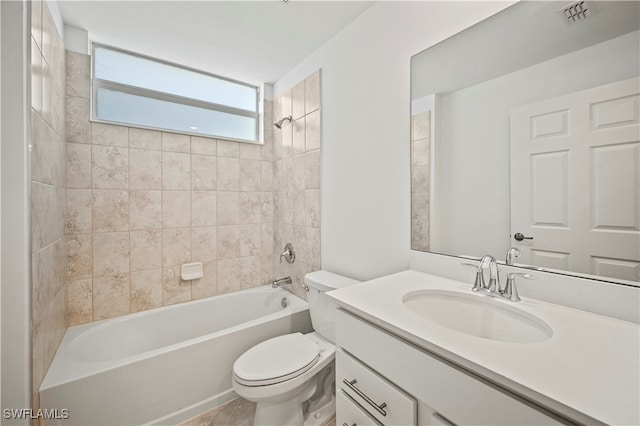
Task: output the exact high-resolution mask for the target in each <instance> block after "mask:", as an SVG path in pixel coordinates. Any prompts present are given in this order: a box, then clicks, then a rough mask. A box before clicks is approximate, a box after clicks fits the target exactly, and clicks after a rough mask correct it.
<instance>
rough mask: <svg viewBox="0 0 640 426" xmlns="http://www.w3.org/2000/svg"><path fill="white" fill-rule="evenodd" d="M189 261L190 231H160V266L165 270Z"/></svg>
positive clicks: (183, 229)
mask: <svg viewBox="0 0 640 426" xmlns="http://www.w3.org/2000/svg"><path fill="white" fill-rule="evenodd" d="M190 261H191V230H190V229H189V228H178V229H163V230H162V266H164V267H165V268H167V267H171V266H177V265H182V264H183V263H188V262H190Z"/></svg>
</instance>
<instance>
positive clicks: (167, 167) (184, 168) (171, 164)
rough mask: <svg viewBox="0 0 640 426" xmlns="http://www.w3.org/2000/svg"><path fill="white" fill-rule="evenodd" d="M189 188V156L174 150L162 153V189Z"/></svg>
mask: <svg viewBox="0 0 640 426" xmlns="http://www.w3.org/2000/svg"><path fill="white" fill-rule="evenodd" d="M190 188H191V156H190V155H189V154H181V153H176V152H163V153H162V189H184V190H188V189H190Z"/></svg>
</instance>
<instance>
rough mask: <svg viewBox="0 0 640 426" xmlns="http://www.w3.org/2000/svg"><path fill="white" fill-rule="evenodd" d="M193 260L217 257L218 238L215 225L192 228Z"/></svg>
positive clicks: (199, 260)
mask: <svg viewBox="0 0 640 426" xmlns="http://www.w3.org/2000/svg"><path fill="white" fill-rule="evenodd" d="M191 247H192V254H191V260H193V261H194V262H209V261H212V260H216V259H217V253H216V251H217V248H218V239H217V233H216V227H215V226H207V227H201V228H191Z"/></svg>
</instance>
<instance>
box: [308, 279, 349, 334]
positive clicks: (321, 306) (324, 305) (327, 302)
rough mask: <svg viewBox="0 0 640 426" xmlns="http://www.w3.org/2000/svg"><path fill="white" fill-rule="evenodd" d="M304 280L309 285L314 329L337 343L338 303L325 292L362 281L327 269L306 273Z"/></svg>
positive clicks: (310, 310)
mask: <svg viewBox="0 0 640 426" xmlns="http://www.w3.org/2000/svg"><path fill="white" fill-rule="evenodd" d="M304 282H305V284H306V285H307V286H308V287H309V294H308V296H309V297H308V302H309V313H310V314H311V324H312V325H313V329H314V330H315V331H316V332H318V333H319V334H320V335H321V336H322V337H324V338H325V339H327V340H328V341H330V342H331V343H335V341H336V338H335V335H336V332H335V322H336V320H335V317H336V309H337V308H338V305H337V304H336V303H335V302H334V301H333V299H331V298H330V297H328V296H326V295H325V294H324V293H325V292H327V291H331V290H336V289H338V288H342V287H346V286H349V285H352V284H357V283H359V282H360V281H358V280H354V279H351V278H347V277H343V276H342V275H338V274H334V273H331V272H327V271H315V272H311V273H309V274H307V275H305V276H304Z"/></svg>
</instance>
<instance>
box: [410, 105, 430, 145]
mask: <svg viewBox="0 0 640 426" xmlns="http://www.w3.org/2000/svg"><path fill="white" fill-rule="evenodd" d="M430 127H431V121H430V115H429V111H425V112H423V113H421V114H416V115H413V116H411V140H414V141H415V140H418V139H427V138H428V137H429V131H430Z"/></svg>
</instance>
